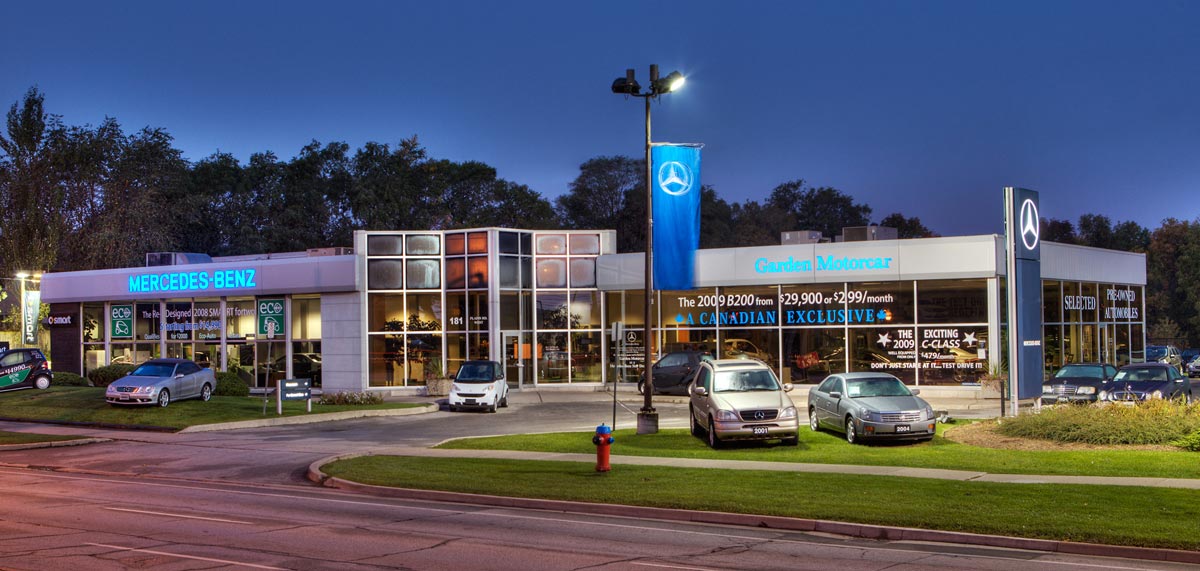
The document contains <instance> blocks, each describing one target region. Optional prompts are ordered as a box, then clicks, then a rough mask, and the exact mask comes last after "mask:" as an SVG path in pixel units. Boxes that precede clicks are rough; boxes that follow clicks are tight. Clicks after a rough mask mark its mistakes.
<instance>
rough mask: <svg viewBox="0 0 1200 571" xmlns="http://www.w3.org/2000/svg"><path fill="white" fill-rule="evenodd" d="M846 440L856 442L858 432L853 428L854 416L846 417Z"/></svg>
mask: <svg viewBox="0 0 1200 571" xmlns="http://www.w3.org/2000/svg"><path fill="white" fill-rule="evenodd" d="M846 442H849V443H850V444H858V432H857V431H856V430H855V429H854V417H852V416H847V417H846Z"/></svg>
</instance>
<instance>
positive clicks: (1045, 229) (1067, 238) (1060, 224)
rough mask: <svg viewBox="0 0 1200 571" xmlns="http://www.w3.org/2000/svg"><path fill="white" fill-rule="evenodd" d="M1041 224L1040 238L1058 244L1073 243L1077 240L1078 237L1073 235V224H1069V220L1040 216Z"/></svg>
mask: <svg viewBox="0 0 1200 571" xmlns="http://www.w3.org/2000/svg"><path fill="white" fill-rule="evenodd" d="M1041 225H1042V232H1041V239H1042V240H1045V241H1047V242H1056V243H1059V244H1075V243H1077V241H1078V238H1077V237H1076V236H1075V225H1074V224H1071V221H1070V220H1059V219H1057V218H1042V220H1041Z"/></svg>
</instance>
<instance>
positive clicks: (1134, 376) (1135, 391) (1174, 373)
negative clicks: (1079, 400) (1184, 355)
mask: <svg viewBox="0 0 1200 571" xmlns="http://www.w3.org/2000/svg"><path fill="white" fill-rule="evenodd" d="M1100 399H1101V400H1107V401H1112V402H1140V401H1144V400H1150V399H1180V400H1183V401H1184V402H1189V403H1190V402H1192V382H1191V381H1190V380H1189V379H1188V378H1187V377H1185V376H1183V375H1182V374H1180V373H1179V369H1177V368H1175V366H1174V365H1171V364H1168V363H1135V364H1132V365H1125V366H1124V367H1121V368H1120V369H1119V370H1117V375H1116V376H1115V377H1113V380H1112V382H1110V383H1109V386H1108V389H1107V390H1103V391H1100Z"/></svg>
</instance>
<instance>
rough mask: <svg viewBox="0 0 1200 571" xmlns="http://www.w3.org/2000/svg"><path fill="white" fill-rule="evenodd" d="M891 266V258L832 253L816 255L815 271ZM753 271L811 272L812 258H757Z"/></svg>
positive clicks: (773, 272) (767, 272)
mask: <svg viewBox="0 0 1200 571" xmlns="http://www.w3.org/2000/svg"><path fill="white" fill-rule="evenodd" d="M891 267H892V258H880V257H866V258H851V257H848V256H842V257H840V258H839V257H836V256H833V255H832V254H830V255H828V256H817V263H816V271H818V272H845V271H852V270H860V271H861V270H888V269H891ZM754 271H755V272H757V273H760V274H786V273H793V272H811V271H813V261H812V260H797V259H795V258H793V257H791V256H788V259H786V260H782V261H771V260H768V259H767V258H759V259H757V260H754Z"/></svg>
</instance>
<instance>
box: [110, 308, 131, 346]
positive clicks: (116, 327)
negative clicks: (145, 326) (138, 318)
mask: <svg viewBox="0 0 1200 571" xmlns="http://www.w3.org/2000/svg"><path fill="white" fill-rule="evenodd" d="M109 312H110V313H109V317H110V318H111V319H109V320H108V323H109V335H110V336H111V337H112V338H113V339H133V305H132V304H130V305H113V306H111V307H110V308H109Z"/></svg>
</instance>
